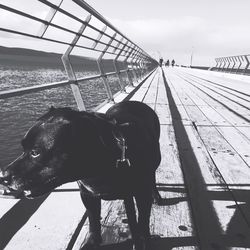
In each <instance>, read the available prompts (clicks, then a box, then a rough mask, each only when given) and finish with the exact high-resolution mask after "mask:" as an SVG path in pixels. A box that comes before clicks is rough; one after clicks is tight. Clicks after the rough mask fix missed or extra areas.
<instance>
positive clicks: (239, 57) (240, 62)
mask: <svg viewBox="0 0 250 250" xmlns="http://www.w3.org/2000/svg"><path fill="white" fill-rule="evenodd" d="M237 57H238V61H239V66H238V68H237V70H236V74H238V71H239V69H240V67H241V65H242V58H241V56H237Z"/></svg>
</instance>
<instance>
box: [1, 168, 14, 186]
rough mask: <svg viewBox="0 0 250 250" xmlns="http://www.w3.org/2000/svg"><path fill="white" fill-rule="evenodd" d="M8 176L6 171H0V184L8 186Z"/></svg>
mask: <svg viewBox="0 0 250 250" xmlns="http://www.w3.org/2000/svg"><path fill="white" fill-rule="evenodd" d="M10 180H11V178H10V175H9V174H8V173H7V171H4V170H0V184H3V185H8V184H9V183H10Z"/></svg>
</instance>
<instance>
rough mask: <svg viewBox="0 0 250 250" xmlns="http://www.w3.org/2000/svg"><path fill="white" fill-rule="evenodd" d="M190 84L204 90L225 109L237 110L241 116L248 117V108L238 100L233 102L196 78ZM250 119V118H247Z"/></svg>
mask: <svg viewBox="0 0 250 250" xmlns="http://www.w3.org/2000/svg"><path fill="white" fill-rule="evenodd" d="M192 84H193V85H194V86H196V87H197V88H198V89H200V90H201V91H204V92H205V93H206V94H207V95H208V96H209V97H210V99H212V100H216V101H217V102H218V103H219V104H220V106H222V107H223V108H225V109H228V110H231V111H235V110H237V113H238V114H240V115H241V116H244V117H246V118H247V117H248V116H249V118H250V114H249V113H250V112H249V108H248V107H245V106H244V105H240V104H239V103H238V102H234V101H232V100H231V99H228V98H226V97H225V96H223V95H220V94H218V93H217V92H215V91H214V90H212V89H209V88H207V87H206V86H205V85H204V84H202V83H201V82H198V81H197V80H195V81H194V80H192ZM249 121H250V120H249Z"/></svg>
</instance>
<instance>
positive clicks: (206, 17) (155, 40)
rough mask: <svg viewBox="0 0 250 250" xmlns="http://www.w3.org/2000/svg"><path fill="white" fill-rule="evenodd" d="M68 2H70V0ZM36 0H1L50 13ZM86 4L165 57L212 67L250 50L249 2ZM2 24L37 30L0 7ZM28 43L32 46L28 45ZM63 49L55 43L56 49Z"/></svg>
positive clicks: (102, 0) (97, 0) (4, 40)
mask: <svg viewBox="0 0 250 250" xmlns="http://www.w3.org/2000/svg"><path fill="white" fill-rule="evenodd" d="M51 1H53V2H56V1H59V0H51ZM67 1H69V0H65V2H67ZM37 2H38V1H35V0H22V1H20V0H0V3H3V4H6V5H15V6H18V8H20V9H21V10H22V9H24V8H25V4H26V6H28V10H29V11H30V12H31V13H32V14H33V13H36V14H37V16H44V15H45V14H46V11H45V10H43V9H42V8H40V6H36V4H37ZM87 2H88V3H89V4H90V5H91V6H93V7H94V8H95V9H96V10H97V11H98V12H99V13H101V14H102V15H103V16H104V17H105V18H106V19H108V20H109V21H110V22H111V23H113V24H114V26H116V27H117V28H118V29H119V30H121V31H122V33H124V34H125V35H127V36H128V37H129V38H130V39H131V40H132V41H134V42H135V43H137V44H138V45H140V46H141V47H142V48H143V49H144V50H146V51H147V52H148V53H150V54H151V55H152V56H154V57H155V58H157V59H158V58H159V55H161V56H163V58H164V59H168V58H169V59H172V58H174V59H175V60H176V62H177V63H179V64H189V63H190V57H191V53H192V51H193V64H195V65H202V64H203V65H211V66H212V65H214V64H215V63H214V58H215V57H220V56H227V55H239V54H250V28H249V23H250V0H123V1H121V0H87ZM38 3H39V2H38ZM39 4H40V5H41V3H39ZM26 9H27V8H26ZM64 23H66V22H64ZM1 24H6V25H7V27H9V26H10V27H11V25H15V26H17V25H20V26H22V29H23V28H24V27H25V29H27V30H28V31H29V29H33V28H34V27H30V25H29V24H28V23H27V24H25V23H21V22H20V21H19V20H16V21H15V17H12V16H10V15H9V13H7V14H6V13H1V11H0V26H1ZM70 25H71V24H70ZM38 28H39V27H38ZM20 29H21V28H20ZM52 33H53V31H52ZM54 35H55V36H56V35H57V34H56V33H54ZM0 38H1V40H0V45H8V46H15V45H16V44H17V40H15V41H11V39H9V38H8V37H7V36H6V34H1V33H0ZM23 45H24V46H27V47H30V44H29V43H23ZM59 47H60V46H57V47H55V50H57V49H58V48H59ZM41 48H42V45H41Z"/></svg>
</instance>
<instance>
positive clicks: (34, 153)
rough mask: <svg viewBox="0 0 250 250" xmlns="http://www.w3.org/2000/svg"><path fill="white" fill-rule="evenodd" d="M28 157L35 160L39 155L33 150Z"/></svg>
mask: <svg viewBox="0 0 250 250" xmlns="http://www.w3.org/2000/svg"><path fill="white" fill-rule="evenodd" d="M30 155H31V156H32V157H33V158H36V157H38V156H39V155H40V153H39V152H38V151H37V150H35V149H33V150H31V151H30Z"/></svg>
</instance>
